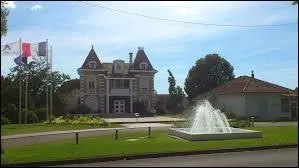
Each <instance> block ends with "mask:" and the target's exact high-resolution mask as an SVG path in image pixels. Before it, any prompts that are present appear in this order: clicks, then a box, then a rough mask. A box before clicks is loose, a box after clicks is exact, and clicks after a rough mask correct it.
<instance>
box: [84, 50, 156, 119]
mask: <svg viewBox="0 0 299 168" xmlns="http://www.w3.org/2000/svg"><path fill="white" fill-rule="evenodd" d="M99 58H101V57H98V56H97V54H96V52H95V51H94V49H93V47H92V48H91V50H90V52H89V54H88V56H87V57H86V59H85V61H84V63H83V65H82V67H81V68H79V69H78V74H79V75H80V104H84V105H86V106H87V107H89V108H90V109H91V110H92V112H93V113H101V114H111V113H114V114H121V113H127V114H128V113H133V104H134V103H136V102H141V103H143V104H144V105H145V108H146V111H148V112H150V113H151V112H155V93H154V76H155V74H156V73H157V72H158V71H157V70H155V69H154V68H153V66H152V64H151V62H150V61H149V59H148V57H147V56H146V54H145V52H144V49H143V47H138V52H137V54H136V57H135V59H134V61H133V53H132V52H130V53H129V60H130V62H129V63H125V61H123V60H114V61H113V62H112V63H104V62H101V61H100V59H99Z"/></svg>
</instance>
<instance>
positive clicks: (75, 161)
mask: <svg viewBox="0 0 299 168" xmlns="http://www.w3.org/2000/svg"><path fill="white" fill-rule="evenodd" d="M296 147H298V144H290V145H276V146H259V147H248V148H233V149H213V150H201V151H185V152H169V153H151V154H141V155H127V156H114V157H97V158H82V159H71V160H59V161H43V162H32V163H17V164H4V165H2V164H1V167H2V166H3V167H4V166H5V167H20V166H24V167H27V166H28V167H32V166H34V167H35V166H38V167H39V166H55V165H68V164H83V163H93V162H108V161H116V160H133V159H146V158H159V157H170V156H184V155H195V154H212V153H225V152H243V151H256V150H268V149H282V148H296Z"/></svg>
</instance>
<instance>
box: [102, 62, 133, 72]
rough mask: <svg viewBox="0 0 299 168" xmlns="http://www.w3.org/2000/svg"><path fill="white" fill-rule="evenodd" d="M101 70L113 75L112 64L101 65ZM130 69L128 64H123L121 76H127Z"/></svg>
mask: <svg viewBox="0 0 299 168" xmlns="http://www.w3.org/2000/svg"><path fill="white" fill-rule="evenodd" d="M102 67H103V69H105V70H107V71H108V74H114V73H113V63H102ZM129 68H130V63H124V64H123V72H124V73H123V74H128V72H129Z"/></svg>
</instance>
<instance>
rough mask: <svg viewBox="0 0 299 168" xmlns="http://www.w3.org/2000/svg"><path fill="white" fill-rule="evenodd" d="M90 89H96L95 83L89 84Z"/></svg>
mask: <svg viewBox="0 0 299 168" xmlns="http://www.w3.org/2000/svg"><path fill="white" fill-rule="evenodd" d="M88 88H89V89H94V88H95V81H90V82H88Z"/></svg>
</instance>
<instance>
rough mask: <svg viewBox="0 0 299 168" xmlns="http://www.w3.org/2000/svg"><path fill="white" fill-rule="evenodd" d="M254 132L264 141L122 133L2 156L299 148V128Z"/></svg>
mask: <svg viewBox="0 0 299 168" xmlns="http://www.w3.org/2000/svg"><path fill="white" fill-rule="evenodd" d="M250 129H252V130H258V131H262V132H263V138H257V139H235V140H213V141H197V142H189V141H186V140H181V139H174V138H171V137H169V136H168V134H167V132H166V131H157V132H152V134H151V135H152V136H151V137H150V138H144V139H142V138H141V139H139V140H137V141H126V140H127V139H132V138H137V137H141V136H143V137H144V136H146V134H147V133H146V132H139V133H122V132H121V131H120V132H119V136H118V137H119V139H118V140H114V135H109V136H99V137H87V138H80V140H79V144H78V145H76V144H75V140H74V139H68V140H62V141H56V142H49V143H44V144H35V145H27V146H23V147H12V148H8V149H5V150H6V151H5V153H4V154H3V155H2V156H1V163H2V164H9V163H21V162H36V161H49V160H64V159H75V158H88V157H99V156H101V157H103V156H123V155H133V154H144V153H161V152H175V151H191V150H207V149H225V148H239V147H254V146H268V145H282V144H298V127H252V128H250Z"/></svg>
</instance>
